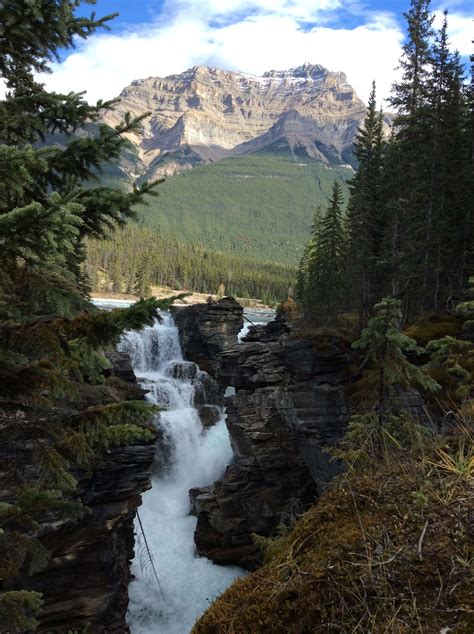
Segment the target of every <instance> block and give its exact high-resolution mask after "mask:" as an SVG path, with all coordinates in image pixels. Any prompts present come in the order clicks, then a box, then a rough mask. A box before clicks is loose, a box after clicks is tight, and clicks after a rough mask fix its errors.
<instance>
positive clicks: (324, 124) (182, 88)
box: [104, 64, 366, 177]
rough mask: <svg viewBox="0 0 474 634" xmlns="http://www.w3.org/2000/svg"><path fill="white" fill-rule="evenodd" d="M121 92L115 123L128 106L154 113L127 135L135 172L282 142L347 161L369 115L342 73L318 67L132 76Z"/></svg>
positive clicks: (166, 170)
mask: <svg viewBox="0 0 474 634" xmlns="http://www.w3.org/2000/svg"><path fill="white" fill-rule="evenodd" d="M119 97H120V103H119V105H118V106H117V107H116V109H115V111H114V112H111V113H107V114H106V115H105V119H104V120H105V122H106V123H108V124H110V125H116V124H117V123H118V122H119V121H120V119H121V117H122V116H123V114H124V113H125V112H127V111H129V112H131V113H132V114H134V115H139V114H142V113H144V112H151V116H150V117H149V118H148V119H146V120H145V121H144V124H143V131H142V132H141V133H140V134H131V135H129V139H130V141H131V142H132V143H133V145H134V146H135V148H136V150H137V153H138V157H139V160H138V162H137V164H136V165H135V167H134V170H138V171H139V172H140V170H141V172H142V173H143V174H146V175H147V176H148V177H156V176H163V175H170V174H172V173H174V172H176V171H178V170H180V169H184V168H189V167H193V166H194V165H196V164H199V163H205V162H209V161H215V160H219V159H222V158H225V157H228V156H237V155H241V154H248V153H254V152H256V151H259V150H262V149H272V148H275V147H278V148H280V149H281V146H282V144H283V145H284V146H285V148H286V149H287V150H288V151H292V150H293V149H295V148H297V149H298V150H299V151H301V148H303V149H304V152H305V154H306V155H307V156H309V157H311V158H315V159H318V160H321V161H323V162H325V163H328V164H331V163H333V162H334V161H335V162H336V163H337V162H341V159H343V160H342V162H347V160H346V158H347V155H348V154H349V153H350V149H351V146H352V143H353V140H354V135H355V133H356V130H357V128H358V126H359V125H360V123H361V121H362V120H363V118H364V116H365V112H366V109H365V105H364V103H363V102H362V101H361V100H360V99H359V98H358V97H357V95H356V93H355V92H354V90H353V88H351V86H350V85H349V84H348V82H347V78H346V76H345V75H344V73H341V72H330V71H329V70H327V69H325V68H324V67H322V66H320V65H317V64H315V65H312V64H304V65H303V66H299V67H297V68H291V69H289V70H285V71H275V70H272V71H269V72H266V73H264V74H263V76H262V77H257V76H253V75H247V74H244V73H239V72H231V71H225V70H220V69H217V68H209V67H207V66H195V67H193V68H191V69H189V70H187V71H185V72H183V73H181V74H179V75H170V76H168V77H164V78H162V77H149V78H147V79H139V80H136V81H133V82H132V84H131V85H130V86H128V87H126V88H124V89H123V90H122V92H121V94H120V96H119ZM344 157H346V158H344ZM135 175H136V174H135Z"/></svg>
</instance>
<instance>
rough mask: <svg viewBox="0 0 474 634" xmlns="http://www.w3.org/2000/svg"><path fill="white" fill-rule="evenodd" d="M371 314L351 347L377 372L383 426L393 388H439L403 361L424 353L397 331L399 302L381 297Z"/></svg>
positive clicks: (399, 316)
mask: <svg viewBox="0 0 474 634" xmlns="http://www.w3.org/2000/svg"><path fill="white" fill-rule="evenodd" d="M374 313H375V315H374V317H372V319H370V320H369V323H368V324H367V327H366V328H365V329H364V330H363V331H362V334H361V336H360V338H359V339H358V340H357V341H356V342H355V343H354V344H353V345H352V347H353V348H354V349H356V350H362V351H363V352H364V353H365V359H364V363H368V362H370V363H371V364H372V367H373V368H374V370H375V371H376V372H377V373H378V381H377V406H376V409H377V413H378V417H379V421H380V423H381V424H383V422H384V420H385V417H386V416H387V413H388V411H389V409H390V400H391V397H392V396H393V394H394V389H395V388H397V387H411V386H413V385H416V384H418V385H420V386H421V387H422V388H423V389H425V390H429V391H435V390H437V389H439V386H438V384H437V383H436V382H435V381H434V380H433V379H431V378H430V377H429V376H427V375H426V373H425V372H423V370H421V369H419V368H418V367H417V366H416V365H414V364H413V363H411V362H410V361H408V359H407V358H406V355H407V354H408V353H410V354H421V353H422V352H424V350H423V349H422V348H420V347H419V346H418V345H417V344H416V342H415V340H414V339H411V338H410V337H407V336H406V335H404V334H403V333H402V332H401V330H400V325H401V322H402V312H401V303H400V301H399V300H396V299H392V298H384V299H383V300H382V301H381V302H380V303H379V304H377V305H376V306H374Z"/></svg>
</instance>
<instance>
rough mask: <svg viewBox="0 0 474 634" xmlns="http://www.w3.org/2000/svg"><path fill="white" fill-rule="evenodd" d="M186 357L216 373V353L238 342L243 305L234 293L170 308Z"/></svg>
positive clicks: (210, 372)
mask: <svg viewBox="0 0 474 634" xmlns="http://www.w3.org/2000/svg"><path fill="white" fill-rule="evenodd" d="M171 310H172V312H173V316H174V320H175V323H176V326H177V328H178V331H179V338H180V342H181V347H182V350H183V354H184V357H185V358H186V359H188V360H190V361H194V363H197V364H198V365H199V367H200V368H201V370H204V371H206V372H208V373H209V374H211V375H214V374H215V372H216V369H217V357H218V355H219V354H220V353H221V352H222V351H223V350H226V349H227V348H229V347H230V346H232V345H234V344H235V343H237V335H238V334H239V332H240V330H241V329H242V326H243V311H244V309H243V308H242V306H241V305H240V304H239V303H238V302H236V301H235V299H233V298H232V297H224V298H223V299H221V300H219V301H208V302H207V303H206V304H195V305H193V306H173V307H172V308H171Z"/></svg>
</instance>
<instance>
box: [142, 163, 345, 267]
mask: <svg viewBox="0 0 474 634" xmlns="http://www.w3.org/2000/svg"><path fill="white" fill-rule="evenodd" d="M351 174H352V172H351V170H349V169H347V168H346V167H341V166H337V167H335V168H333V169H332V168H327V167H325V166H324V165H323V164H322V163H318V162H315V161H312V160H310V159H304V158H301V157H297V158H296V159H294V158H293V157H291V156H289V155H285V154H277V153H275V154H254V155H251V156H244V157H237V158H230V159H226V160H223V161H219V162H217V163H214V164H209V165H203V166H200V167H196V168H194V169H193V170H189V171H186V172H184V173H181V174H178V175H176V176H174V177H172V178H169V179H168V180H167V181H166V182H165V183H164V184H163V185H161V186H160V188H159V191H160V196H159V197H158V198H156V199H153V200H151V202H150V204H149V206H148V207H146V208H143V209H141V210H140V214H141V215H142V216H143V220H144V223H145V225H147V226H149V227H150V228H152V229H155V230H157V231H158V232H159V233H161V234H162V235H173V236H179V238H180V239H182V240H183V241H190V242H194V243H200V244H203V245H205V246H206V247H208V248H210V249H213V250H219V251H223V252H227V253H234V254H238V255H243V256H246V257H251V258H257V259H260V260H274V261H275V260H278V261H279V262H285V263H291V264H296V263H297V262H298V260H299V258H300V256H301V252H302V249H303V247H304V244H305V243H306V241H307V239H308V231H309V228H310V226H311V223H312V220H313V214H314V210H315V208H316V207H317V206H318V205H324V204H325V203H326V202H327V200H328V197H329V195H330V192H331V188H332V184H333V181H334V178H339V179H341V181H343V182H344V181H345V180H346V179H347V178H349V177H350V176H351ZM344 189H345V190H346V188H344Z"/></svg>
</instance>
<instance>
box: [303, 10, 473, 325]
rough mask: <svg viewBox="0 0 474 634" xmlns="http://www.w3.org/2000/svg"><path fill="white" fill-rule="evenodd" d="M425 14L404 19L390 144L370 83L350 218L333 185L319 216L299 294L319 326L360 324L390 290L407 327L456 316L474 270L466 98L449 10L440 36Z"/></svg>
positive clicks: (469, 93)
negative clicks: (342, 317) (419, 320)
mask: <svg viewBox="0 0 474 634" xmlns="http://www.w3.org/2000/svg"><path fill="white" fill-rule="evenodd" d="M429 7H430V5H429V2H413V3H412V6H411V9H410V11H409V13H408V14H407V16H406V17H407V26H408V39H407V42H406V44H405V45H404V49H403V56H402V58H401V61H400V70H401V78H400V81H399V82H398V83H397V84H395V85H394V87H393V92H392V96H391V99H390V105H391V107H392V108H393V109H394V110H395V112H396V115H395V118H394V121H393V126H392V131H391V135H390V137H389V138H385V136H384V133H383V125H382V114H381V112H379V111H378V110H377V103H376V89H375V85H374V87H373V91H372V94H371V98H370V103H369V107H368V113H367V117H366V120H365V124H364V126H363V127H362V129H361V130H359V133H358V135H357V138H356V142H355V150H354V152H355V157H356V159H357V161H358V170H357V173H356V175H355V177H354V178H353V179H352V181H351V182H350V199H349V204H348V208H347V213H346V211H345V206H344V205H343V201H342V197H341V191H340V187H339V185H338V183H335V184H334V188H333V193H332V198H331V201H330V204H329V207H328V209H327V211H326V213H325V214H324V216H323V217H322V218H321V217H320V215H319V214H316V216H315V219H314V223H313V226H312V230H311V237H310V240H309V242H308V244H307V246H306V249H305V252H304V255H303V257H302V259H301V262H300V266H299V271H298V284H297V297H298V299H299V300H300V301H301V302H302V303H303V304H304V306H305V307H306V309H307V312H308V314H310V313H311V312H314V311H317V312H318V315H319V318H320V319H321V318H322V319H324V318H326V317H327V316H328V315H334V314H335V313H337V312H341V311H347V310H349V311H353V310H357V311H358V313H359V316H360V320H361V322H363V321H364V320H366V319H367V317H368V316H370V315H371V313H372V307H373V306H374V304H375V303H376V302H377V301H379V300H380V299H381V298H382V297H384V296H387V295H388V296H393V297H395V298H397V299H399V300H400V301H401V302H402V307H403V318H404V320H406V319H408V318H412V317H413V316H415V315H417V314H419V313H421V312H424V311H430V310H432V311H441V312H442V311H447V310H451V309H452V308H453V306H454V304H455V303H456V301H458V300H460V299H461V298H462V296H463V292H464V291H465V289H466V287H467V281H468V277H469V274H472V272H473V267H474V215H473V200H474V197H473V182H474V181H473V160H474V159H473V147H474V145H473V144H474V119H473V91H472V87H470V86H469V84H468V82H467V80H466V76H465V70H464V67H463V64H462V62H461V60H460V57H459V54H458V53H457V52H456V51H452V50H451V49H450V45H449V31H448V19H447V14H445V17H444V23H443V25H442V28H441V29H440V30H439V31H437V30H435V29H434V28H433V20H434V17H433V16H432V15H431V13H430V10H429Z"/></svg>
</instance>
